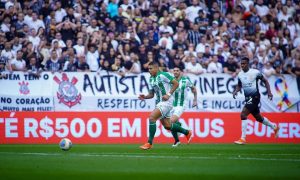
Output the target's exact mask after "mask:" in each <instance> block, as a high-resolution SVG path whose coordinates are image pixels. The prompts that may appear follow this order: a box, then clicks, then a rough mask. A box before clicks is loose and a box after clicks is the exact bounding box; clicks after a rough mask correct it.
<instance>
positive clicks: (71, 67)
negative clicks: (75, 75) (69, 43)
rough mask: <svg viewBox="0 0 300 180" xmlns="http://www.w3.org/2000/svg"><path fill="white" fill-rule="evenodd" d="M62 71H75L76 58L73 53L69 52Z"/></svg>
mask: <svg viewBox="0 0 300 180" xmlns="http://www.w3.org/2000/svg"><path fill="white" fill-rule="evenodd" d="M63 71H66V72H77V59H76V57H75V54H74V53H71V54H69V56H68V59H67V61H66V62H65V64H64V67H63Z"/></svg>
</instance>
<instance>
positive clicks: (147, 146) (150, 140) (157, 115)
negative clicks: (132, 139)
mask: <svg viewBox="0 0 300 180" xmlns="http://www.w3.org/2000/svg"><path fill="white" fill-rule="evenodd" d="M161 116H162V113H161V110H160V109H159V108H155V109H154V110H153V111H152V112H151V114H150V116H149V138H148V142H147V143H146V144H144V145H142V146H140V148H141V149H144V150H146V149H150V148H151V147H152V143H153V138H154V135H155V132H156V120H157V119H158V118H160V117H161Z"/></svg>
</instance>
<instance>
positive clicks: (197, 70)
mask: <svg viewBox="0 0 300 180" xmlns="http://www.w3.org/2000/svg"><path fill="white" fill-rule="evenodd" d="M185 72H187V73H191V74H195V75H200V74H203V73H205V72H206V69H204V68H203V67H202V66H201V64H200V63H198V62H197V58H196V57H195V56H192V57H191V58H190V61H189V62H186V63H185Z"/></svg>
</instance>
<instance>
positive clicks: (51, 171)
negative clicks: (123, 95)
mask: <svg viewBox="0 0 300 180" xmlns="http://www.w3.org/2000/svg"><path fill="white" fill-rule="evenodd" d="M138 147H139V145H137V144H132V145H127V144H124V145H122V144H121V145H74V146H73V147H72V149H71V150H70V151H67V152H64V151H62V150H60V149H59V147H58V145H0V179H1V180H9V179H18V180H19V179H27V180H28V179H30V180H33V179H39V180H47V179H51V180H58V179H71V180H77V179H78V180H87V179H99V180H101V179H122V180H123V179H131V180H134V179H143V180H144V179H151V180H158V179H181V180H186V179H252V180H257V179H300V144H247V145H242V146H241V145H234V144H191V145H181V146H180V147H178V148H171V145H168V144H155V145H154V148H153V149H151V150H147V151H143V150H140V149H138Z"/></svg>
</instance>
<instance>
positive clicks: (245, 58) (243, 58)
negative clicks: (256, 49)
mask: <svg viewBox="0 0 300 180" xmlns="http://www.w3.org/2000/svg"><path fill="white" fill-rule="evenodd" d="M241 61H247V63H249V61H250V60H249V58H247V57H242V59H241Z"/></svg>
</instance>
